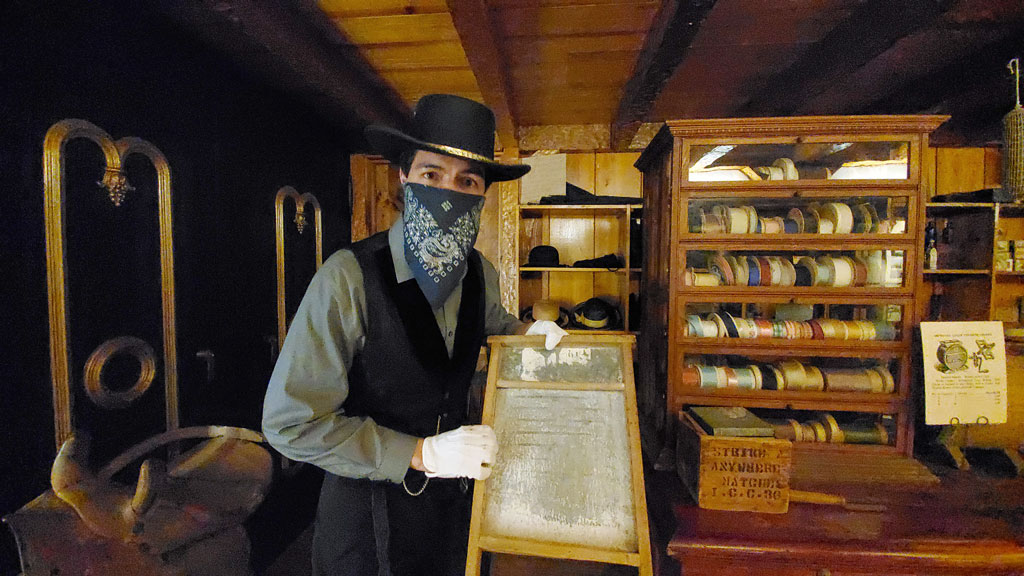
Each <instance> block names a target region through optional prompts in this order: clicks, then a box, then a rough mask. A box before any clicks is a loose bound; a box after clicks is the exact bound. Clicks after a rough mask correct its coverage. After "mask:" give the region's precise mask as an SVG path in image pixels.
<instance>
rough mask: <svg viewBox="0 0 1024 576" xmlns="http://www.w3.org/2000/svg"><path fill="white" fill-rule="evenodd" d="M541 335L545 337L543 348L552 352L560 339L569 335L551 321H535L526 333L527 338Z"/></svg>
mask: <svg viewBox="0 0 1024 576" xmlns="http://www.w3.org/2000/svg"><path fill="white" fill-rule="evenodd" d="M541 334H543V335H544V336H545V338H544V347H545V348H547V349H548V350H554V349H555V346H558V343H559V342H560V341H561V340H562V337H563V336H568V335H569V333H568V332H566V331H565V330H562V328H561V327H559V326H558V324H555V323H554V322H552V321H551V320H537V321H536V322H534V323H533V324H532V325H531V326H530V328H529V329H527V331H526V335H527V336H540V335H541Z"/></svg>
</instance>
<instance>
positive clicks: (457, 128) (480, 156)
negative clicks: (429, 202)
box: [364, 94, 530, 182]
mask: <svg viewBox="0 0 1024 576" xmlns="http://www.w3.org/2000/svg"><path fill="white" fill-rule="evenodd" d="M494 128H495V122H494V113H493V112H491V109H490V108H488V107H487V106H484V105H483V104H480V103H479V102H475V101H473V100H469V99H467V98H462V97H460V96H455V95H452V94H428V95H426V96H424V97H422V98H420V99H419V101H418V102H416V110H415V111H414V112H413V117H412V124H411V126H410V127H409V132H408V133H405V132H402V131H401V130H398V129H395V128H392V127H390V126H382V125H379V124H372V125H370V126H367V127H366V130H365V131H364V133H365V134H366V139H367V141H369V142H370V145H371V146H373V148H374V149H375V150H376V151H377V152H379V153H380V155H381V156H384V157H385V158H387V159H388V160H390V161H391V162H393V163H395V164H398V163H399V162H400V161H401V158H402V153H403V152H405V151H407V150H429V151H431V152H437V153H438V154H446V155H448V156H455V157H457V158H464V159H466V160H474V161H476V162H479V163H480V164H482V165H483V166H484V170H485V171H486V178H487V180H489V181H491V182H503V181H505V180H515V179H516V178H519V177H521V176H522V175H523V174H526V173H527V172H529V171H530V166H528V165H526V164H501V163H500V162H495V161H494Z"/></svg>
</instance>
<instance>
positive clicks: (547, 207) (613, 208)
mask: <svg viewBox="0 0 1024 576" xmlns="http://www.w3.org/2000/svg"><path fill="white" fill-rule="evenodd" d="M643 207H644V205H643V204H520V205H519V210H520V211H521V212H524V213H525V212H594V211H599V212H623V211H625V210H638V209H641V208H643Z"/></svg>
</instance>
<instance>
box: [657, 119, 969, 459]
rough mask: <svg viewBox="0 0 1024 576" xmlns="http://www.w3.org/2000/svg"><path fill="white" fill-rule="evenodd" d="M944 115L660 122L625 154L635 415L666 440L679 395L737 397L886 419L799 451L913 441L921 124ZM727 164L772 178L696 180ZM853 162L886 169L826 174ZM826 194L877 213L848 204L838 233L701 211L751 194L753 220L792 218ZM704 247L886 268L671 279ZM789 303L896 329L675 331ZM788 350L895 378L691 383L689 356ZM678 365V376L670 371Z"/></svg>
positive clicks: (927, 127) (905, 449) (925, 127)
mask: <svg viewBox="0 0 1024 576" xmlns="http://www.w3.org/2000/svg"><path fill="white" fill-rule="evenodd" d="M944 120H945V117H939V116H864V117H804V118H799V117H793V118H748V119H730V120H693V121H670V122H667V123H666V125H665V126H664V127H663V128H662V130H661V131H660V132H659V133H658V135H657V136H656V137H655V138H654V140H653V141H652V142H651V144H650V145H649V146H648V148H647V149H646V150H645V151H644V153H643V154H642V155H641V157H640V159H639V160H638V162H637V167H638V168H639V169H640V170H641V171H642V172H643V173H644V183H643V185H644V196H645V198H646V201H647V218H646V222H645V238H644V243H645V248H646V257H645V262H644V275H643V283H644V287H645V294H646V295H647V302H646V306H647V309H646V311H645V312H646V313H645V317H644V324H643V326H642V328H641V338H640V341H639V344H638V354H639V357H640V358H641V360H640V366H641V370H640V384H639V386H640V387H641V389H642V390H641V394H640V395H639V397H640V401H641V406H642V412H643V413H644V415H645V417H647V418H649V419H652V420H653V425H654V427H657V428H660V429H662V430H663V431H665V432H668V433H669V434H666V435H665V436H666V438H670V437H671V427H672V422H674V419H675V414H676V413H677V412H678V411H679V410H680V409H681V408H682V407H683V406H686V405H720V406H744V407H747V408H751V409H754V410H755V412H757V411H760V412H761V413H763V415H767V416H773V417H774V416H777V415H778V414H780V413H784V414H785V416H784V417H792V418H795V419H798V420H801V421H802V420H803V419H804V418H805V417H813V416H815V415H817V414H820V413H821V412H828V413H831V414H834V415H836V417H837V418H838V419H841V418H843V417H847V418H850V419H851V420H852V419H854V418H856V419H861V420H863V419H864V418H875V419H877V421H878V422H879V423H884V425H885V426H886V427H887V428H888V429H890V430H891V432H890V435H889V438H888V441H887V442H886V443H884V444H881V445H877V446H854V445H849V444H841V443H835V444H827V445H824V444H809V443H803V442H800V443H797V445H796V448H797V449H798V450H803V449H810V450H821V449H825V450H837V451H857V452H863V451H868V452H871V451H874V452H876V453H879V454H881V453H891V454H902V455H910V454H911V453H912V450H913V430H914V426H913V419H914V407H913V402H912V395H913V389H912V388H913V384H912V370H911V358H912V355H911V347H912V343H913V328H914V327H915V326H916V324H917V322H918V318H917V307H916V305H915V304H916V302H917V298H918V288H919V285H920V278H921V274H920V261H921V247H922V245H923V242H922V241H921V239H922V235H923V230H924V221H923V218H922V217H921V214H922V212H923V202H922V198H923V197H924V195H923V194H922V178H921V158H922V151H923V150H924V149H925V148H926V147H927V139H928V134H929V133H930V132H931V131H932V130H934V129H935V128H936V127H937V126H938V125H939V124H941V123H942V122H943V121H944ZM783 160H785V161H786V162H789V161H792V162H790V166H792V167H795V169H796V173H793V174H790V176H791V177H790V178H789V179H777V178H776V176H778V172H777V171H771V170H770V168H769V167H772V166H776V167H778V166H785V164H784V163H782V162H783ZM865 160H866V161H868V162H863V161H865ZM731 166H740V167H744V168H746V167H749V168H750V169H753V170H754V171H758V170H761V171H763V176H767V177H769V178H771V179H760V180H741V181H706V180H705V178H706V177H707V175H708V174H709V173H711V172H714V171H715V170H728V169H729V167H731ZM863 166H872V167H874V168H873V169H875V170H880V168H878V167H882V166H885V167H887V168H891V169H895V170H896V172H897V173H896V175H893V174H892V173H891V172H890V173H886V174H881V173H879V172H871V173H866V169H861V170H860V171H859V174H860V175H861V176H860V177H859V178H857V177H854V178H852V179H836V178H833V176H837V177H838V176H839V175H838V174H836V173H837V172H838V170H840V169H845V173H849V172H850V170H849V168H851V167H863ZM900 171H902V172H900ZM773 172H774V173H773ZM792 176H796V178H793V177H792ZM829 203H837V204H844V205H846V206H849V207H851V208H852V209H853V211H854V214H857V210H859V209H858V208H857V207H858V206H862V205H863V206H865V208H863V213H869V212H870V211H875V212H877V221H876V222H875V223H874V225H872V224H871V221H872V218H869V217H865V216H862V217H861V220H860V221H859V222H858V221H857V220H856V217H855V220H854V227H853V229H851V230H850V231H848V232H847V231H846V230H845V225H844V227H843V233H821V232H819V231H818V230H801V229H799V228H798V227H797V225H796V224H793V227H792V228H790V229H789V230H787V232H788V233H784V232H781V231H780V232H778V233H762V232H760V231H757V232H754V233H751V232H749V231H748V230H747V229H744V228H743V226H744V224H742V222H740V226H739V229H738V230H733V229H731V228H729V227H731V226H733V225H734V224H735V222H732V223H729V222H726V224H725V226H726V229H721V228H716V227H714V226H711V225H709V223H712V222H714V219H713V218H709V217H708V215H709V214H714V213H715V211H718V214H733V217H735V215H736V214H735V212H729V210H735V209H744V210H745V209H747V208H742V207H750V208H753V209H754V211H755V212H756V213H757V216H758V219H759V220H758V222H759V224H758V226H761V224H764V220H763V218H782V219H785V218H786V217H787V215H788V214H790V211H791V210H796V211H798V212H800V214H801V216H800V219H803V216H802V215H804V214H809V213H817V210H818V209H819V208H820V207H821V206H822V205H825V204H829ZM867 206H870V208H868V207H867ZM723 207H724V208H723ZM723 210H724V212H722V211H723ZM702 215H703V216H702ZM793 218H794V222H795V221H796V217H793ZM883 220H884V221H885V222H884V224H883V225H881V226H879V225H878V224H879V222H881V221H883ZM754 221H755V220H751V226H753V222H754ZM837 221H838V220H837ZM786 226H790V223H788V222H787V223H786ZM765 227H767V224H765ZM717 255H722V257H725V258H728V257H732V258H734V259H737V260H744V261H748V262H749V259H750V258H753V259H754V261H758V259H760V258H762V257H763V258H772V259H775V261H788V262H790V263H797V262H799V261H800V259H801V258H803V257H811V258H812V259H817V258H822V257H824V258H826V261H829V262H831V261H832V260H828V258H832V259H840V258H844V257H845V258H850V259H851V261H854V260H856V261H858V262H866V261H867V259H868V258H872V259H873V260H872V262H874V263H877V262H878V260H877V259H878V258H884V260H883V261H884V263H885V267H884V274H882V276H881V277H879V276H878V274H877V273H876V274H875V275H874V277H873V282H871V284H867V283H866V282H865V283H864V284H863V285H843V282H840V286H835V285H828V284H827V283H826V284H818V285H801V286H796V285H793V284H792V283H791V282H787V281H780V282H778V283H776V284H774V285H763V284H756V285H750V281H749V279H748V283H747V284H746V285H735V283H736V282H737V281H736V280H735V278H733V279H732V282H733V284H729V280H727V279H726V280H723V281H724V283H726V284H729V285H719V286H700V285H690V283H688V282H687V281H686V278H687V270H688V269H693V270H694V272H695V273H696V272H699V271H706V270H709V262H712V261H713V260H714V259H715V258H716V257H717ZM741 257H743V258H742V259H741ZM872 266H874V264H872ZM740 267H742V265H740ZM951 268H952V267H951ZM809 269H810V268H808V270H809ZM873 269H874V270H875V272H877V268H873ZM975 274H976V271H975V270H964V269H962V268H957V269H949V270H943V271H941V272H937V273H936V276H938V275H941V276H943V277H945V276H946V275H950V276H951V277H952V276H958V275H959V276H967V277H971V276H973V275H975ZM728 276H729V275H728V274H726V275H723V276H721V278H723V279H724V278H726V277H728ZM705 278H707V277H705ZM861 278H863V276H862V277H861ZM814 282H816V280H815V281H814ZM787 284H788V285H787ZM654 294H658V296H654ZM791 303H792V304H806V305H809V306H811V310H813V319H814V320H815V321H818V320H828V319H840V320H848V321H849V320H864V319H867V318H870V319H873V320H876V321H878V322H880V323H885V324H891V325H892V326H894V328H895V338H894V339H892V340H881V339H880V340H852V339H841V338H833V339H820V337H819V338H807V337H801V338H795V339H785V338H780V337H765V336H764V335H763V334H762V335H761V337H757V338H749V337H747V338H739V337H735V336H734V337H725V338H723V337H715V338H707V337H699V336H694V335H692V334H690V330H689V328H688V325H689V324H688V323H689V322H690V321H691V320H690V319H691V318H694V317H696V318H698V319H707V318H708V317H710V316H711V315H712V314H722V315H724V314H726V313H730V314H732V315H733V316H734V317H736V318H743V319H745V320H754V319H757V320H761V321H765V320H772V319H774V313H775V311H776V310H778V309H779V307H780V306H782V305H785V304H791ZM808 324H810V322H808ZM793 359H795V360H800V361H801V362H802V363H804V365H805V366H813V367H816V368H819V369H833V368H846V367H853V368H854V369H859V368H860V367H865V368H867V367H871V366H879V367H884V368H886V369H888V370H889V372H890V373H891V374H892V376H893V378H894V387H893V389H892V391H891V392H888V391H877V390H876V391H871V392H840V391H837V390H830V389H829V388H828V387H827V386H826V387H825V389H824V390H813V391H812V390H786V389H781V390H772V389H740V388H738V387H732V386H731V385H730V386H723V387H717V386H716V387H701V385H700V384H698V383H695V382H694V381H693V378H692V372H693V371H692V369H691V368H688V367H691V366H694V365H701V366H720V367H728V368H730V369H733V368H736V367H741V366H746V365H750V364H757V365H762V366H764V365H770V364H772V363H777V362H781V361H785V360H793ZM685 374H690V376H688V377H685V378H684V375H685ZM659 412H660V413H659Z"/></svg>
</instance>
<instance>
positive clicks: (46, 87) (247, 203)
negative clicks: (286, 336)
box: [0, 0, 350, 574]
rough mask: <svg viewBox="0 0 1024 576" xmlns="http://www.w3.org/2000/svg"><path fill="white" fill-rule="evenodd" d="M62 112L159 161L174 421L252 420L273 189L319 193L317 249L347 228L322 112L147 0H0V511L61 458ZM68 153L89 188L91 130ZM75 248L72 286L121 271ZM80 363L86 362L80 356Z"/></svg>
mask: <svg viewBox="0 0 1024 576" xmlns="http://www.w3.org/2000/svg"><path fill="white" fill-rule="evenodd" d="M64 118H80V119H84V120H88V121H90V122H92V123H93V124H95V125H97V126H98V127H100V128H102V129H103V130H105V131H106V132H107V133H109V134H110V135H111V136H112V137H113V138H114V139H115V140H116V139H118V138H120V137H123V136H136V137H139V138H143V139H145V140H147V141H149V142H151V143H152V144H153V145H155V146H156V147H157V148H159V149H160V150H161V151H162V152H163V153H164V155H165V156H166V157H167V159H168V161H169V163H170V166H171V170H172V178H173V188H174V197H173V203H174V211H173V218H174V256H175V267H176V286H177V298H176V300H177V327H178V365H179V372H180V375H179V387H180V390H181V402H182V404H181V413H182V424H183V425H194V424H207V423H217V424H234V425H243V426H248V427H253V428H256V427H258V425H259V410H260V405H261V402H262V396H263V392H264V390H265V386H266V384H265V383H266V380H267V378H268V376H269V372H270V369H271V346H272V344H271V343H268V342H267V341H266V337H268V336H273V335H274V334H275V332H276V329H275V322H276V320H275V278H276V277H275V268H274V261H275V253H274V224H273V214H274V212H273V201H274V194H275V193H276V191H277V190H278V188H280V187H281V186H283V185H291V186H294V187H295V188H296V189H297V190H298V191H299V192H311V193H313V194H315V195H316V196H317V197H318V198H319V200H320V202H321V204H322V206H323V209H324V231H325V238H324V245H325V247H332V246H337V245H338V244H340V243H344V242H347V240H348V238H349V213H350V207H349V205H348V184H347V182H348V149H347V145H346V138H345V135H344V134H341V133H340V132H339V131H338V130H336V129H334V127H333V126H332V124H331V123H330V122H329V121H328V120H327V119H325V118H323V117H321V116H319V115H318V114H316V113H315V112H314V111H312V110H311V109H309V108H308V107H306V106H304V105H303V104H302V103H301V102H298V101H296V100H294V99H293V98H290V97H288V96H286V95H284V94H282V93H280V92H279V91H277V90H275V89H273V88H271V87H268V86H266V85H264V84H263V83H261V82H260V81H257V80H255V79H254V78H253V77H251V76H250V75H248V74H246V73H245V72H244V71H242V70H241V69H239V68H237V67H236V66H234V65H233V64H232V63H230V62H228V61H226V60H225V59H223V58H222V57H219V56H218V55H217V54H215V53H213V52H211V51H210V50H209V49H207V48H204V47H203V46H202V45H201V44H199V43H198V42H197V41H196V40H194V39H193V38H192V37H191V35H190V34H189V33H188V32H187V31H185V30H181V29H178V28H177V27H175V25H174V24H172V23H171V22H170V21H169V20H167V19H166V18H165V17H163V16H162V15H160V14H159V13H157V12H155V11H153V10H151V9H150V8H149V7H148V5H147V4H146V3H143V2H130V1H128V0H115V1H105V2H72V1H70V0H69V1H67V2H40V1H35V2H18V3H11V2H5V3H4V6H3V7H2V8H0V342H2V345H0V434H2V436H0V514H7V513H9V512H11V511H13V510H16V509H17V508H19V507H20V506H22V505H23V504H25V503H26V502H28V501H29V500H30V499H32V498H34V497H35V496H37V495H38V494H40V493H41V492H43V491H44V490H46V489H47V488H48V480H49V467H50V464H51V462H52V459H53V456H54V453H55V449H54V435H53V434H54V433H53V413H52V400H51V385H50V377H49V357H48V326H47V291H46V276H45V274H46V257H45V249H44V227H43V223H44V216H43V180H42V142H43V136H44V134H45V133H46V131H47V129H48V128H49V127H50V126H51V125H52V124H53V123H55V122H57V121H59V120H61V119H64ZM83 142H84V141H83ZM90 147H92V149H90ZM69 150H70V152H69V154H70V153H71V152H73V153H75V154H79V153H80V154H81V155H82V157H83V158H84V159H83V160H76V161H75V163H76V167H75V170H78V172H79V173H81V174H79V175H78V176H75V178H76V179H77V180H80V181H81V182H82V185H86V186H87V185H88V184H89V180H90V179H91V178H93V177H95V178H97V179H98V177H99V173H94V172H90V170H96V169H98V166H99V155H98V153H97V152H96V151H95V150H96V149H95V147H94V146H93V145H92V144H89V143H87V142H86V143H84V144H75V146H74V147H69ZM69 162H71V161H70V160H69ZM130 164H131V165H130V166H129V170H130V173H129V177H132V178H135V179H136V180H137V182H133V183H136V184H137V187H138V188H139V191H138V193H139V194H143V195H147V194H148V195H152V194H155V186H154V185H153V184H152V183H148V182H146V180H147V179H151V178H152V177H153V171H152V168H149V167H148V166H145V165H144V164H145V162H137V161H136V162H132V163H130ZM136 164H143V166H142V167H136V166H135V165H136ZM69 172H74V171H73V170H72V168H69ZM97 193H99V194H102V192H101V191H98V192H97ZM136 209H138V206H136ZM90 210H92V211H93V212H90ZM102 210H106V209H105V208H98V207H93V208H82V209H80V210H78V211H76V212H75V216H76V217H85V218H92V219H94V221H95V222H97V224H98V228H100V229H98V230H93V229H91V228H89V226H84V227H83V226H82V225H81V224H77V225H76V226H77V228H76V230H80V229H85V230H87V232H85V233H84V234H85V237H87V238H92V237H95V236H97V235H99V233H100V232H104V231H107V232H109V228H110V227H112V226H116V225H117V220H110V221H106V220H103V218H101V217H99V216H97V214H99V212H100V211H102ZM122 217H123V216H122ZM110 218H116V217H115V216H111V217H110ZM139 226H140V224H139V223H138V222H136V223H134V224H131V225H130V227H132V228H133V229H137V228H138V227H139ZM104 229H106V230H104ZM136 231H137V230H136ZM86 244H88V242H86ZM75 254H76V256H75V257H76V258H78V261H76V262H72V263H71V264H70V266H71V270H72V271H73V272H74V273H75V274H77V276H76V277H75V280H74V281H75V282H78V283H79V285H80V286H81V289H80V290H78V291H76V292H75V294H86V295H87V294H89V293H90V292H89V287H90V286H93V285H103V284H105V283H109V282H111V281H113V282H115V283H116V281H117V280H118V279H117V278H111V277H109V276H114V275H116V274H119V273H121V272H118V271H117V270H118V268H117V266H118V264H113V265H112V266H113V267H111V266H108V265H106V264H105V265H103V266H96V267H92V266H90V263H89V262H90V261H89V260H88V259H87V258H86V256H82V255H81V254H79V253H77V252H76V253H75ZM82 258H86V259H85V260H82ZM114 260H117V259H114ZM128 260H131V259H130V258H129V259H128ZM107 264H109V263H107ZM121 266H122V268H123V269H126V270H127V271H126V272H125V273H128V274H132V273H134V272H138V273H145V274H147V277H148V275H149V274H150V273H151V272H152V271H151V270H149V269H146V268H145V267H142V268H137V267H133V266H131V263H130V262H129V263H128V264H123V265H121ZM122 271H123V270H122ZM97 276H105V277H97ZM157 286H159V285H158V284H157ZM143 300H145V299H143ZM150 300H152V298H150ZM71 306H72V308H73V309H74V313H75V316H74V317H73V318H74V321H76V322H84V323H86V324H88V323H90V320H92V321H95V322H97V323H102V321H103V320H104V318H105V317H106V316H107V315H109V314H107V312H108V311H106V312H105V309H104V308H103V307H99V306H96V307H94V306H92V305H91V303H90V302H81V301H78V302H75V301H73V302H72V303H71ZM90 314H92V315H93V317H92V318H90ZM156 318H157V319H158V318H159V317H158V316H156ZM78 325H79V326H82V325H83V324H78ZM73 329H74V328H73ZM80 332H81V331H80ZM204 349H209V350H212V351H213V352H214V354H215V355H216V360H217V365H216V377H215V379H214V381H213V382H207V381H206V379H205V370H204V365H203V364H202V363H201V362H200V361H199V360H198V359H196V357H195V354H196V352H197V351H199V350H204ZM74 362H76V363H77V364H79V365H80V364H81V362H82V358H81V357H79V358H76V359H75V361H74ZM79 369H80V366H79ZM2 532H3V536H2V540H0V574H7V573H14V571H15V570H16V568H17V563H16V556H15V549H14V545H13V539H12V538H11V536H10V534H9V532H8V530H6V529H3V530H2Z"/></svg>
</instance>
